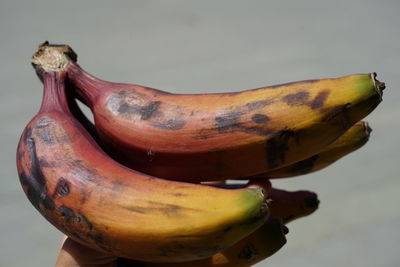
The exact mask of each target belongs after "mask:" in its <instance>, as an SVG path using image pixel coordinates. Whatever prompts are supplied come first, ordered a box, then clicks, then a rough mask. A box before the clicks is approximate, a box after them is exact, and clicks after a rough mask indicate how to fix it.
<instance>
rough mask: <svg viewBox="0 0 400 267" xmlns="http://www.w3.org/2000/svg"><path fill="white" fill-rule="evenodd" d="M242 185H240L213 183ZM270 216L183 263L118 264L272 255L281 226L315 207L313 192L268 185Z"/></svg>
mask: <svg viewBox="0 0 400 267" xmlns="http://www.w3.org/2000/svg"><path fill="white" fill-rule="evenodd" d="M214 186H225V187H232V188H236V187H243V186H244V185H232V184H231V185H221V184H219V185H216V184H215V185H214ZM268 197H269V199H270V200H269V201H270V209H271V217H270V218H269V219H268V221H267V222H266V223H265V224H264V225H263V226H261V227H260V228H259V229H257V230H256V231H254V232H253V233H252V234H250V235H249V236H247V237H245V238H244V239H242V240H241V241H239V242H238V243H236V244H235V245H233V246H232V247H230V248H227V249H225V250H223V251H221V252H219V253H216V254H215V255H213V256H212V257H210V258H207V259H202V260H198V261H193V262H190V263H188V262H186V263H145V262H131V261H126V260H124V259H120V265H118V266H121V267H129V266H135V267H139V266H140V267H181V266H182V267H184V266H191V267H197V266H199V267H208V266H210V267H212V266H216V267H223V266H227V267H228V266H229V267H247V266H252V265H254V264H256V263H258V262H260V261H262V260H265V259H266V258H268V257H270V256H271V255H273V254H274V253H275V252H277V251H278V250H279V249H280V248H281V247H282V246H283V245H284V244H285V243H286V238H285V234H287V232H288V229H287V228H286V227H285V226H282V222H283V223H285V224H287V223H289V222H292V221H293V220H295V219H298V218H301V217H304V216H308V215H310V214H312V213H313V212H314V211H316V210H317V208H318V205H319V200H318V197H317V194H315V193H313V192H310V191H292V192H291V191H284V190H280V189H276V188H272V189H271V191H270V193H269V196H268Z"/></svg>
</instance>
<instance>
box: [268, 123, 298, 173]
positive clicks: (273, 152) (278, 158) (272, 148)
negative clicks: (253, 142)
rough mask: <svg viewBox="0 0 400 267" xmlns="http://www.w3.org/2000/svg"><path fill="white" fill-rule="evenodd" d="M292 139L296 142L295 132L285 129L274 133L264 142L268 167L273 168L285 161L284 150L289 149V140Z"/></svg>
mask: <svg viewBox="0 0 400 267" xmlns="http://www.w3.org/2000/svg"><path fill="white" fill-rule="evenodd" d="M291 139H294V140H295V141H296V142H298V136H297V133H296V132H295V131H293V130H289V129H285V130H282V131H279V132H277V133H276V134H275V136H274V137H273V138H270V139H268V140H267V142H266V155H267V157H266V159H267V165H268V167H269V168H271V169H272V168H275V167H277V166H279V165H281V164H283V163H284V162H285V159H286V155H285V154H286V151H287V150H288V149H289V141H290V140H291Z"/></svg>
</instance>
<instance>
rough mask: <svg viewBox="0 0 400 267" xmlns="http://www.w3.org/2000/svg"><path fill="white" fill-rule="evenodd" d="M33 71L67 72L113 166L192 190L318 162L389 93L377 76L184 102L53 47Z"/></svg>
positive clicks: (42, 52) (44, 50) (38, 57)
mask: <svg viewBox="0 0 400 267" xmlns="http://www.w3.org/2000/svg"><path fill="white" fill-rule="evenodd" d="M32 64H33V65H34V67H35V68H36V71H37V73H38V74H39V76H40V75H41V73H42V72H44V71H65V72H67V76H68V81H69V82H70V83H71V84H72V85H73V86H74V87H75V88H76V92H75V93H76V94H77V95H78V98H79V99H81V100H82V101H83V102H84V103H85V104H86V105H88V106H89V108H90V109H91V110H92V112H93V114H94V120H95V127H96V130H97V133H98V135H99V138H100V139H101V140H102V144H103V145H104V147H105V148H106V150H107V152H108V153H109V154H110V155H111V156H112V157H113V158H115V159H116V160H118V161H119V162H121V163H123V164H124V165H126V166H129V167H131V168H133V169H136V170H139V171H142V172H144V173H147V174H151V175H155V176H158V177H162V178H167V179H174V180H182V181H188V182H201V181H213V180H225V179H243V178H245V177H250V176H255V175H259V174H263V173H266V172H268V171H272V170H275V169H278V168H281V167H284V166H287V165H290V164H293V163H295V162H298V161H301V160H304V159H306V158H308V157H310V156H312V155H315V154H317V153H319V152H320V151H321V150H322V149H323V148H324V147H326V146H327V145H329V144H330V143H332V142H333V141H334V140H335V139H337V138H338V137H339V136H341V135H342V134H343V133H344V132H345V131H346V130H347V129H349V128H350V127H351V126H352V125H353V124H354V123H356V122H357V121H359V120H361V119H362V118H363V117H365V116H366V115H368V114H369V113H370V112H371V111H373V110H374V108H375V107H376V106H377V105H378V104H379V103H380V102H381V100H382V90H383V89H384V88H385V85H384V83H382V82H379V81H378V80H376V74H375V73H371V74H354V75H348V76H344V77H339V78H332V79H319V80H308V81H300V82H293V83H288V84H282V85H275V86H269V87H263V88H258V89H253V90H246V91H241V92H234V93H219V94H218V93H216V94H180V95H178V94H171V93H168V92H164V91H160V90H156V89H152V88H148V87H144V86H139V85H133V84H132V85H130V84H122V83H111V82H107V81H103V80H100V79H98V78H96V77H94V76H92V75H90V74H89V73H87V72H86V71H84V70H83V69H82V68H80V67H79V65H77V63H76V54H75V53H74V52H73V50H72V49H71V48H70V47H68V46H60V45H50V44H48V43H47V42H46V43H44V44H42V45H41V46H39V49H38V51H37V52H36V53H35V54H34V55H33V57H32Z"/></svg>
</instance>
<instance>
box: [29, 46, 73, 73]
mask: <svg viewBox="0 0 400 267" xmlns="http://www.w3.org/2000/svg"><path fill="white" fill-rule="evenodd" d="M70 60H72V61H74V62H76V60H77V55H76V53H75V52H74V51H73V50H72V48H71V47H69V46H68V45H53V44H49V42H48V41H46V42H44V43H42V44H40V45H39V47H38V49H37V51H36V52H35V54H33V56H32V59H31V62H32V65H33V67H34V68H35V70H36V72H37V74H38V76H39V77H41V76H42V75H41V74H42V73H43V72H61V71H64V70H65V68H66V67H67V65H68V62H69V61H70Z"/></svg>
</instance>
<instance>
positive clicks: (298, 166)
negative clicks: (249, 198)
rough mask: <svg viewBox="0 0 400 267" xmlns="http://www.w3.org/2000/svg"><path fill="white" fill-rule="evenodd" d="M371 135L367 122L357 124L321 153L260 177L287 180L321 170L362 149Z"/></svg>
mask: <svg viewBox="0 0 400 267" xmlns="http://www.w3.org/2000/svg"><path fill="white" fill-rule="evenodd" d="M370 133H371V128H370V127H369V126H368V123H367V122H366V121H360V122H357V123H356V124H354V125H353V126H352V127H351V128H350V129H349V130H347V131H346V132H345V133H344V134H343V135H342V136H340V137H339V138H338V139H337V140H335V141H334V142H333V143H331V144H330V145H328V146H327V147H325V148H324V149H323V150H322V151H321V152H320V153H318V154H316V155H314V156H311V157H309V158H307V159H305V160H302V161H299V162H296V163H293V164H291V165H289V166H286V167H283V168H280V169H277V170H275V171H271V172H267V173H266V174H263V175H260V176H258V177H262V178H265V177H268V178H287V177H293V176H298V175H303V174H308V173H312V172H315V171H318V170H321V169H323V168H325V167H328V166H329V165H331V164H332V163H334V162H336V161H337V160H338V159H340V158H342V157H343V156H345V155H347V154H349V153H351V152H353V151H355V150H357V149H359V148H360V147H362V146H363V145H364V144H365V143H367V141H368V139H369V135H370Z"/></svg>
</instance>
